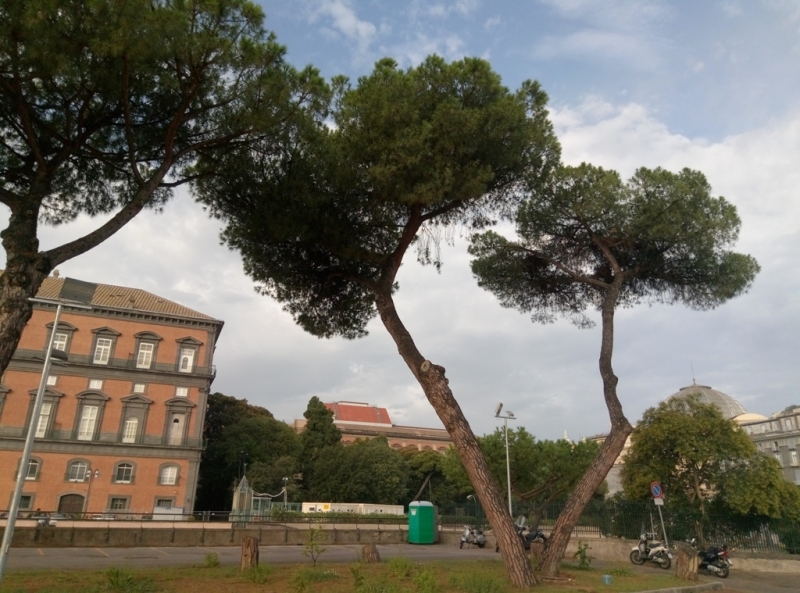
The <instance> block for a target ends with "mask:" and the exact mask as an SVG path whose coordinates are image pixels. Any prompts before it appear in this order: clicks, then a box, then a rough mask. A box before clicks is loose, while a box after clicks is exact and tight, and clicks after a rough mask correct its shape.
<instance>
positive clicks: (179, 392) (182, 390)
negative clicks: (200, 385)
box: [175, 387, 189, 397]
mask: <svg viewBox="0 0 800 593" xmlns="http://www.w3.org/2000/svg"><path fill="white" fill-rule="evenodd" d="M188 395H189V388H188V387H176V388H175V397H186V396H188Z"/></svg>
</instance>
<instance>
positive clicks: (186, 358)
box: [178, 348, 195, 373]
mask: <svg viewBox="0 0 800 593" xmlns="http://www.w3.org/2000/svg"><path fill="white" fill-rule="evenodd" d="M194 352H195V350H194V348H181V356H180V364H179V366H178V370H179V371H180V372H181V373H191V372H192V371H193V370H194Z"/></svg>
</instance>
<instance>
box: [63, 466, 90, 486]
mask: <svg viewBox="0 0 800 593" xmlns="http://www.w3.org/2000/svg"><path fill="white" fill-rule="evenodd" d="M88 476H89V463H88V462H86V461H73V462H71V463H70V464H69V466H68V467H67V481H68V482H85V481H86V480H87V478H88Z"/></svg>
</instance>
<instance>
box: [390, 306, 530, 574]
mask: <svg viewBox="0 0 800 593" xmlns="http://www.w3.org/2000/svg"><path fill="white" fill-rule="evenodd" d="M375 304H376V306H377V309H378V313H379V314H380V316H381V321H383V324H384V326H386V329H387V330H388V332H389V334H390V335H391V336H392V339H394V342H395V344H396V345H397V350H398V351H399V353H400V356H402V357H403V360H404V361H405V362H406V364H407V365H408V368H409V369H411V372H412V373H413V374H414V376H415V377H416V378H417V381H419V384H420V385H421V386H422V390H423V391H424V392H425V396H426V397H427V398H428V401H429V402H430V403H431V405H432V406H433V409H434V410H436V414H437V415H438V416H439V419H440V420H441V421H442V424H444V427H445V428H446V429H447V432H448V434H449V435H450V437H451V438H452V439H453V444H454V445H455V448H456V451H458V454H459V457H460V458H461V462H462V463H463V464H464V469H465V470H466V472H467V475H468V476H469V479H470V481H471V482H472V485H473V486H474V487H475V494H476V495H477V497H478V499H479V500H480V503H481V506H482V507H483V510H484V512H485V513H486V517H487V519H488V520H489V524H490V525H491V527H492V530H493V531H494V535H495V538H496V540H497V543H498V545H499V546H500V552H501V554H502V557H503V561H504V562H505V566H506V570H507V571H508V577H509V580H510V581H511V584H512V585H513V586H514V587H520V588H523V587H530V586H533V585H535V584H536V577H535V576H534V574H533V569H532V568H531V565H530V563H529V562H528V558H527V557H526V555H525V550H524V549H523V547H522V542H521V541H520V539H519V537H518V536H517V533H516V530H515V529H514V525H513V523H512V519H511V515H510V514H509V512H508V507H507V506H506V502H505V500H504V499H503V495H502V493H501V492H500V488H499V486H498V485H497V481H496V480H495V479H494V476H493V475H492V473H491V471H490V470H489V466H488V464H487V463H486V459H485V458H484V456H483V452H482V451H481V449H480V445H479V444H478V440H477V439H476V438H475V435H474V434H473V433H472V429H471V428H470V426H469V423H468V422H467V419H466V418H465V417H464V413H463V412H462V411H461V407H460V406H459V405H458V402H457V401H456V399H455V397H453V392H452V391H451V390H450V387H449V386H448V380H447V378H446V377H445V369H444V368H443V367H441V366H438V365H435V364H432V363H431V362H430V361H429V360H426V359H425V358H424V357H423V356H422V354H420V352H419V350H417V347H416V345H415V344H414V340H413V339H412V337H411V334H409V333H408V330H407V329H406V328H405V326H404V325H403V323H402V321H401V320H400V317H399V316H398V315H397V310H396V309H395V306H394V301H393V299H392V297H391V293H390V292H389V291H384V292H381V293H376V296H375Z"/></svg>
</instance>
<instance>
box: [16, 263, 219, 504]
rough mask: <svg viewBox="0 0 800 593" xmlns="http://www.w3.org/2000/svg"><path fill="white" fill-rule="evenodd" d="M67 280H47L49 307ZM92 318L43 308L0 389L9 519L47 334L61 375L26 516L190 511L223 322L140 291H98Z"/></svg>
mask: <svg viewBox="0 0 800 593" xmlns="http://www.w3.org/2000/svg"><path fill="white" fill-rule="evenodd" d="M63 282H64V280H63V279H59V278H55V277H51V278H48V279H46V280H45V282H44V284H43V286H42V288H41V290H40V291H39V294H38V295H37V296H39V297H40V298H45V299H55V298H57V297H58V295H59V293H60V290H61V286H62V284H63ZM91 306H92V309H91V310H90V311H87V310H81V309H76V308H70V307H68V306H66V307H64V309H63V312H62V314H61V319H60V321H59V324H58V327H57V328H55V327H53V321H54V317H55V306H54V305H47V304H39V303H37V304H36V305H35V307H34V312H33V316H32V318H31V320H30V321H29V322H28V324H27V326H26V327H25V330H24V331H23V334H22V339H21V340H20V343H19V346H18V348H17V351H16V352H15V354H14V357H13V358H12V360H11V363H10V364H9V367H8V369H7V370H6V372H5V374H4V375H3V377H2V383H1V384H0V508H2V509H7V508H8V506H9V505H10V500H11V495H12V492H13V490H14V484H15V480H16V473H17V471H19V469H20V468H19V462H20V458H21V454H22V449H23V445H24V439H25V435H26V432H27V427H28V426H29V422H30V416H31V413H32V408H33V402H34V398H35V395H36V391H37V388H38V385H39V381H40V377H41V373H42V365H43V356H44V352H45V349H46V347H47V344H48V341H49V338H50V335H51V333H52V332H55V341H54V348H55V349H57V350H61V351H63V352H65V353H66V355H67V361H66V364H65V365H63V366H57V365H53V366H52V367H51V369H50V374H49V376H48V377H47V380H46V384H47V387H46V391H45V395H44V403H43V406H42V409H41V413H40V415H39V418H38V419H37V420H36V421H35V422H34V423H33V430H35V431H36V434H35V440H34V445H33V452H32V457H31V461H30V463H29V464H28V467H27V468H24V470H23V471H24V472H25V484H24V489H23V493H22V500H21V507H20V508H21V509H22V510H23V511H25V510H35V509H41V510H42V511H60V512H63V513H74V514H84V513H85V514H94V513H104V514H105V513H110V514H115V515H119V516H142V515H145V516H148V515H152V513H153V509H154V508H156V507H161V508H164V507H169V508H180V509H183V512H185V513H189V512H191V511H192V510H193V505H194V497H195V489H196V486H197V475H198V468H199V463H200V454H201V452H202V449H203V442H202V434H203V422H204V418H205V411H206V397H207V395H208V391H209V387H210V385H211V382H212V381H213V380H214V374H215V370H214V367H213V364H212V361H213V355H214V347H215V344H216V342H217V339H218V337H219V333H220V331H221V330H222V325H223V323H222V322H221V321H218V320H216V319H214V318H212V317H209V316H208V315H204V314H202V313H198V312H197V311H193V310H191V309H189V308H187V307H184V306H182V305H180V304H178V303H174V302H171V301H169V300H166V299H164V298H161V297H159V296H156V295H154V294H151V293H149V292H145V291H143V290H139V289H135V288H126V287H121V286H110V285H105V284H100V285H98V286H97V290H96V292H95V293H94V297H93V299H92V301H91Z"/></svg>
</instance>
